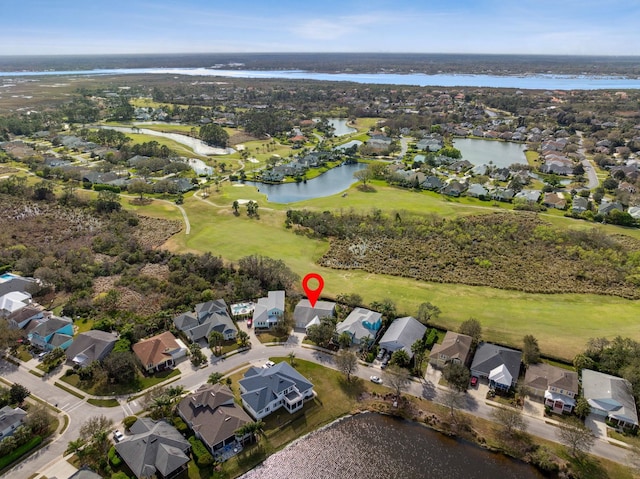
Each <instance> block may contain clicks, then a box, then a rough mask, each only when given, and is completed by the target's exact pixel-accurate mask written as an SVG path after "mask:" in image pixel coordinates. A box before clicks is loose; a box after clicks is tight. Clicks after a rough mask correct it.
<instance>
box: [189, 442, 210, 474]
mask: <svg viewBox="0 0 640 479" xmlns="http://www.w3.org/2000/svg"><path fill="white" fill-rule="evenodd" d="M189 444H191V452H192V453H193V457H194V458H195V460H196V464H197V465H198V467H205V466H210V465H211V464H213V456H212V455H211V454H209V451H207V448H206V447H204V444H202V441H201V440H200V439H198V438H196V437H195V436H191V437H190V438H189Z"/></svg>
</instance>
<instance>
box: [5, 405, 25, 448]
mask: <svg viewBox="0 0 640 479" xmlns="http://www.w3.org/2000/svg"><path fill="white" fill-rule="evenodd" d="M26 417H27V412H26V411H24V410H22V409H20V408H19V407H16V408H12V407H11V406H4V407H3V408H2V409H0V441H2V439H4V438H5V437H7V436H11V435H12V434H13V431H15V430H16V429H17V428H18V427H20V426H21V425H22V423H23V422H24V421H25V419H26Z"/></svg>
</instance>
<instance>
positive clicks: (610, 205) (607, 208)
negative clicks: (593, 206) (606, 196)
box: [598, 201, 623, 215]
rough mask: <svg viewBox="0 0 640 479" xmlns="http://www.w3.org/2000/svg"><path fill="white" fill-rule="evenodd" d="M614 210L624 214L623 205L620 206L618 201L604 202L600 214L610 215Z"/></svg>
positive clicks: (599, 210)
mask: <svg viewBox="0 0 640 479" xmlns="http://www.w3.org/2000/svg"><path fill="white" fill-rule="evenodd" d="M614 210H617V211H620V212H622V211H623V208H622V204H620V203H619V202H618V201H611V202H609V201H603V202H602V203H601V204H600V207H599V208H598V213H600V214H601V215H608V214H611V212H613V211H614Z"/></svg>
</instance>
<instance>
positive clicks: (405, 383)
mask: <svg viewBox="0 0 640 479" xmlns="http://www.w3.org/2000/svg"><path fill="white" fill-rule="evenodd" d="M384 377H385V383H386V384H388V385H389V387H390V388H391V389H393V391H394V392H395V394H396V397H397V398H398V399H400V395H401V394H402V391H404V390H405V389H407V388H408V387H409V381H410V379H409V371H407V370H406V369H404V368H401V367H400V366H398V365H396V364H390V365H389V366H388V367H387V369H385V370H384Z"/></svg>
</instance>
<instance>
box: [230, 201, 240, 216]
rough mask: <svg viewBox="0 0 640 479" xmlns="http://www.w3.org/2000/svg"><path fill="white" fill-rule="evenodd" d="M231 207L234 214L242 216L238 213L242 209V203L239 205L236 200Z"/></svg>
mask: <svg viewBox="0 0 640 479" xmlns="http://www.w3.org/2000/svg"><path fill="white" fill-rule="evenodd" d="M231 207H232V208H233V214H234V215H236V216H238V215H239V214H240V213H239V212H238V210H239V209H240V203H238V200H234V201H233V205H232V206H231Z"/></svg>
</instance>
